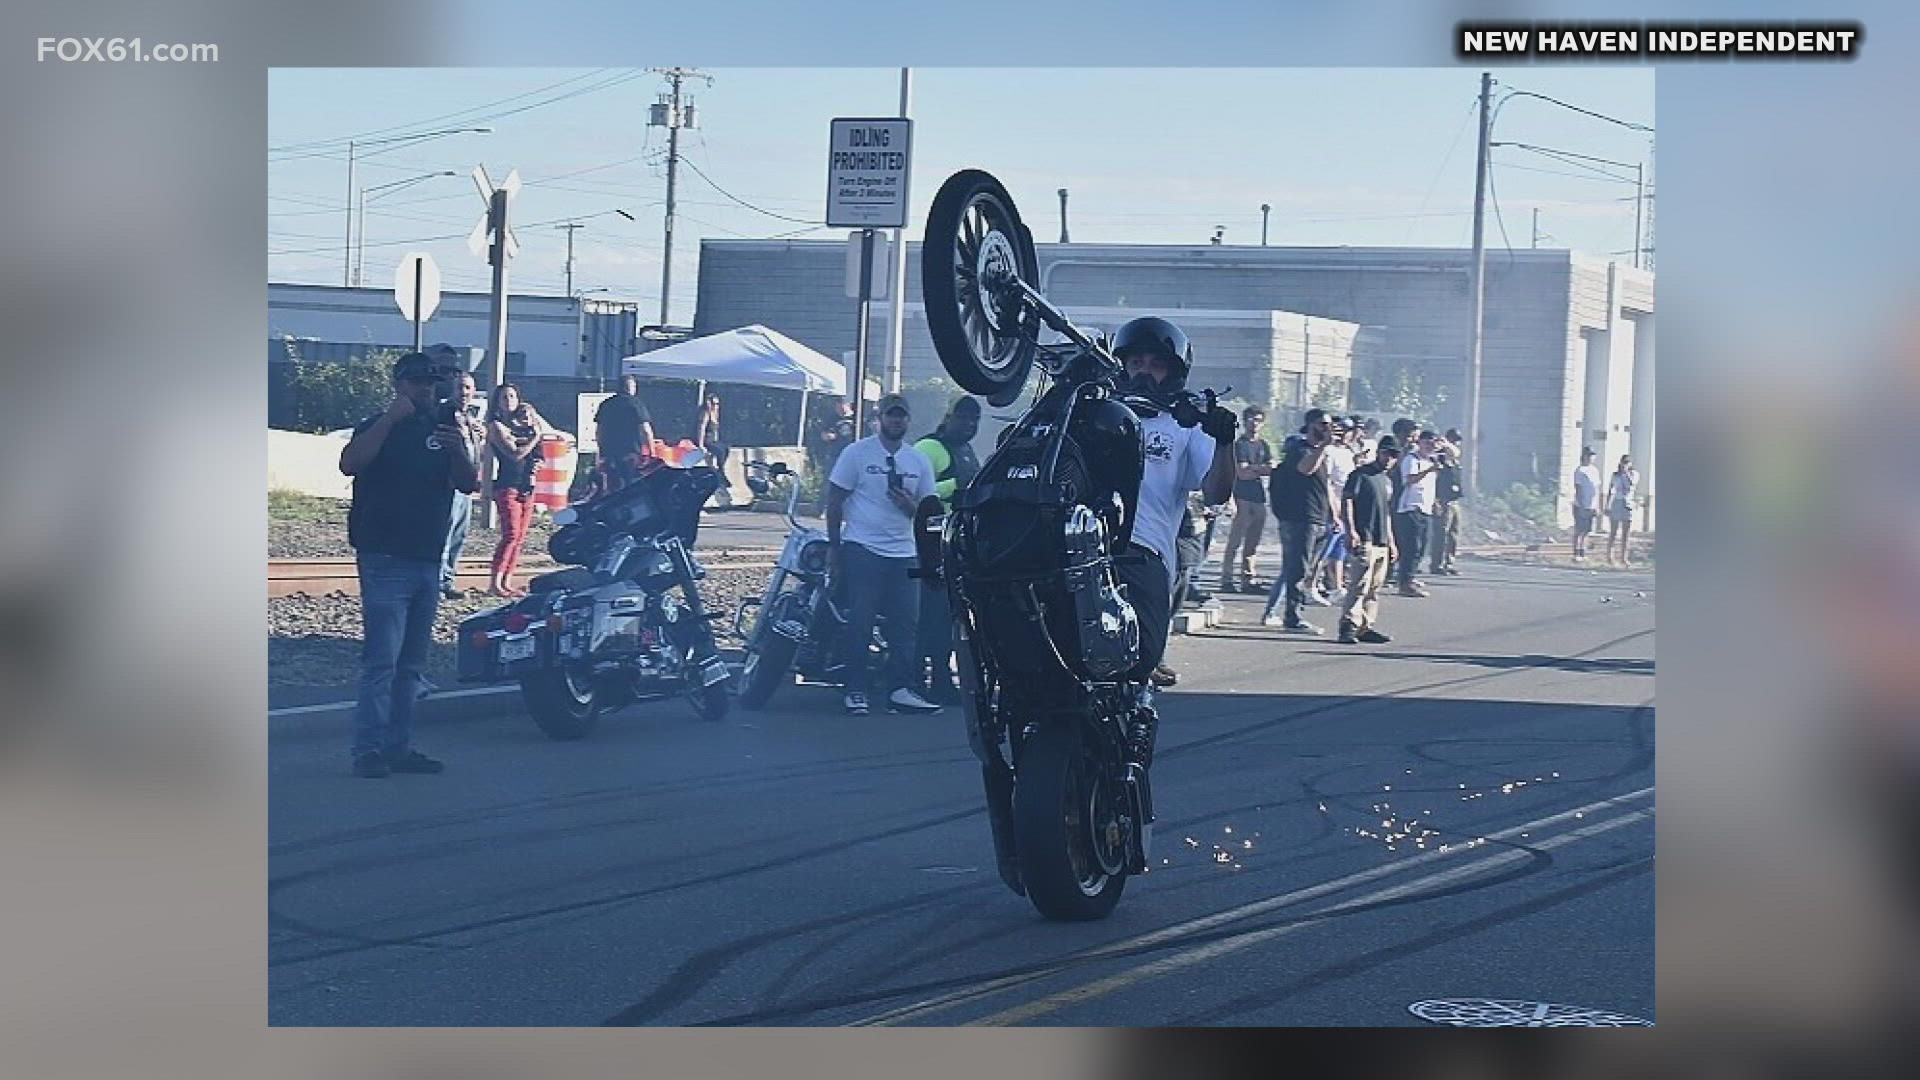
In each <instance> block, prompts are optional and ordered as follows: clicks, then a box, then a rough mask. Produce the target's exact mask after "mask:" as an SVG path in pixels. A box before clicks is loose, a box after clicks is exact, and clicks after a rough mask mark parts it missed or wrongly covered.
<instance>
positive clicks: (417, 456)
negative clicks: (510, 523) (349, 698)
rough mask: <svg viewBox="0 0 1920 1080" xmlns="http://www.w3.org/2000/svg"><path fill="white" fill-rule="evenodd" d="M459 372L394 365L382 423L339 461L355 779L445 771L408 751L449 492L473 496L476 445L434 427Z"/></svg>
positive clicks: (466, 432) (459, 433)
mask: <svg viewBox="0 0 1920 1080" xmlns="http://www.w3.org/2000/svg"><path fill="white" fill-rule="evenodd" d="M457 374H458V373H457V372H456V371H455V370H452V369H448V368H445V367H438V366H436V365H435V363H434V362H433V361H432V360H431V359H430V358H428V357H427V356H426V355H425V354H424V353H417V352H416V353H407V354H406V355H405V356H402V357H401V358H400V359H399V360H397V361H395V362H394V365H393V386H394V398H393V402H392V404H390V405H388V406H387V410H386V412H384V413H382V414H380V415H379V416H377V417H373V418H372V419H369V420H366V421H364V422H362V423H361V424H360V425H359V426H358V427H356V428H354V431H353V438H352V440H351V441H349V442H348V443H347V445H346V448H345V449H343V450H341V451H340V471H341V472H342V473H344V474H346V475H348V476H351V477H353V504H352V506H351V508H350V509H349V510H348V512H347V542H348V543H350V544H352V545H353V550H354V556H355V562H356V564H357V566H358V569H359V572H360V613H361V622H362V626H363V628H364V634H365V639H364V642H363V644H362V646H361V652H360V661H361V672H360V698H359V704H358V706H357V707H356V709H355V710H354V717H353V772H354V775H355V776H364V777H368V778H378V777H383V776H386V775H387V774H388V773H389V772H411V773H437V772H439V771H440V770H441V768H442V767H443V766H442V765H441V763H440V762H438V761H436V760H434V759H433V758H430V757H428V756H426V755H425V754H422V753H421V752H420V751H418V750H416V749H414V748H413V706H414V702H415V701H416V700H417V699H418V697H419V687H420V683H421V681H422V679H423V676H424V672H425V669H426V662H427V650H428V648H429V647H430V646H431V645H432V641H433V620H434V615H435V614H436V613H437V612H438V610H439V605H440V565H441V557H442V556H443V555H444V554H445V551H446V544H447V521H448V519H449V517H450V515H451V514H452V512H453V503H454V493H455V492H463V493H466V494H472V493H473V492H475V491H477V490H479V488H480V471H479V467H478V464H477V462H478V461H479V456H480V446H481V439H482V435H481V432H480V426H479V424H478V423H477V422H475V421H473V420H472V419H471V418H469V417H467V416H465V415H456V417H455V420H454V422H452V423H441V422H440V420H441V417H440V416H439V412H440V409H441V404H440V403H441V402H442V401H449V402H450V401H451V400H452V399H453V391H452V387H453V385H454V384H453V379H454V378H455V377H456V376H457Z"/></svg>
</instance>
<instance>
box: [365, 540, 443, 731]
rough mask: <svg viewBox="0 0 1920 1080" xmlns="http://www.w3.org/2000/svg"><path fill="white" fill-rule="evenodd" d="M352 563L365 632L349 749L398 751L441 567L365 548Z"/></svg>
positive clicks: (435, 607)
mask: <svg viewBox="0 0 1920 1080" xmlns="http://www.w3.org/2000/svg"><path fill="white" fill-rule="evenodd" d="M356 561H357V562H358V564H359V568H360V619H361V625H362V628H363V633H364V636H363V640H362V642H361V646H360V702H359V705H358V706H357V707H356V708H355V709H354V712H353V752H354V754H355V755H356V756H357V755H360V754H366V753H373V752H376V751H377V752H382V753H388V754H403V753H405V752H406V751H407V749H408V748H409V747H410V746H411V745H412V743H413V704H414V701H415V700H416V699H417V698H418V697H419V696H420V679H421V677H422V675H423V674H424V673H425V671H426V666H427V650H428V648H430V647H431V646H432V644H433V618H434V614H435V613H436V612H437V611H439V609H440V567H439V566H438V565H436V564H435V563H434V562H432V561H431V560H428V559H404V558H401V557H399V556H397V555H382V554H379V553H377V552H370V551H368V552H361V553H360V555H359V557H358V559H357V560H356Z"/></svg>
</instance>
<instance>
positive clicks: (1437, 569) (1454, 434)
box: [1427, 428, 1464, 577]
mask: <svg viewBox="0 0 1920 1080" xmlns="http://www.w3.org/2000/svg"><path fill="white" fill-rule="evenodd" d="M1438 450H1439V456H1438V458H1437V462H1438V464H1439V466H1440V471H1439V472H1438V473H1436V474H1435V475H1434V478H1433V479H1434V485H1433V521H1432V523H1431V525H1430V528H1431V530H1432V531H1431V533H1430V535H1429V536H1428V538H1427V573H1429V574H1435V575H1445V576H1447V577H1458V576H1460V571H1459V570H1457V569H1455V568H1454V565H1453V558H1454V556H1455V555H1457V554H1459V552H1460V498H1461V496H1462V495H1463V494H1464V491H1463V490H1462V489H1461V486H1460V457H1461V454H1462V447H1461V439H1460V430H1459V429H1458V428H1448V429H1447V437H1446V439H1445V440H1444V441H1443V442H1441V443H1440V445H1439V447H1438Z"/></svg>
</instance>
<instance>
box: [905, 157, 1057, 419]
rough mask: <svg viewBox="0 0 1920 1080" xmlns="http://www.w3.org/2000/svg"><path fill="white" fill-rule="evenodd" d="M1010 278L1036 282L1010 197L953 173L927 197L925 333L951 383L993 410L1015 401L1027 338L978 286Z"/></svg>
mask: <svg viewBox="0 0 1920 1080" xmlns="http://www.w3.org/2000/svg"><path fill="white" fill-rule="evenodd" d="M1010 275H1017V276H1018V277H1019V278H1020V279H1021V280H1022V281H1025V282H1028V283H1029V284H1032V283H1035V282H1037V281H1038V279H1039V276H1040V265H1039V259H1038V258H1037V257H1036V256H1035V254H1034V250H1033V235H1032V234H1031V233H1029V232H1028V231H1027V228H1026V226H1025V225H1023V224H1021V222H1020V212H1019V211H1018V210H1017V209H1015V208H1014V205H1013V198H1012V197H1011V196H1010V195H1008V194H1007V189H1006V188H1004V187H1002V186H1001V184H1000V181H998V180H996V179H994V178H993V176H992V175H991V174H989V173H986V172H983V171H981V170H979V169H963V170H961V171H960V172H957V173H954V174H953V175H952V176H950V177H948V178H947V181H946V183H944V184H942V185H940V191H939V192H938V193H937V194H935V195H934V197H933V206H932V207H931V208H930V209H929V211H928V213H927V233H926V239H925V243H923V244H922V245H921V256H920V286H921V291H922V293H923V294H924V296H925V299H926V310H927V329H928V331H929V332H930V333H931V334H932V336H933V344H934V348H935V350H936V351H937V352H938V353H939V354H940V363H941V365H942V366H944V367H945V368H946V369H947V373H948V374H949V375H951V376H953V381H954V382H957V383H959V384H960V386H961V387H962V388H964V389H965V390H966V391H967V392H968V393H972V394H979V395H981V396H982V397H985V398H986V399H987V400H988V402H989V403H990V404H993V405H995V406H1001V405H1006V404H1008V403H1010V402H1012V401H1013V399H1014V398H1016V397H1018V396H1019V394H1020V390H1021V388H1022V387H1023V386H1025V385H1026V382H1027V375H1028V373H1029V372H1031V371H1032V370H1033V358H1034V351H1035V347H1034V338H1033V336H1032V335H1031V334H1030V333H1028V332H1026V330H1025V329H1024V328H1022V327H1021V326H1019V325H1017V319H1016V318H1015V311H1016V310H1017V306H1016V307H1008V306H1007V305H1006V304H1005V303H1004V302H1002V301H1001V300H999V299H997V298H996V293H995V291H994V290H992V289H991V288H989V287H987V285H988V282H987V281H986V280H985V278H988V277H998V278H1000V279H1002V280H1004V279H1005V278H1006V277H1007V276H1010Z"/></svg>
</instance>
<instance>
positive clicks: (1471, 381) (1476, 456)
mask: <svg viewBox="0 0 1920 1080" xmlns="http://www.w3.org/2000/svg"><path fill="white" fill-rule="evenodd" d="M1492 104H1493V73H1492V72H1490V71H1483V72H1481V73H1480V153H1479V157H1478V158H1477V159H1476V160H1475V162H1474V169H1473V267H1472V279H1473V280H1472V282H1471V285H1470V287H1469V289H1468V292H1469V293H1470V294H1471V296H1472V306H1473V313H1472V318H1471V321H1470V322H1469V323H1468V324H1467V326H1468V330H1467V443H1468V451H1467V453H1466V455H1465V458H1464V459H1463V460H1462V461H1461V463H1460V465H1461V469H1460V479H1461V486H1462V487H1463V488H1465V489H1466V494H1467V497H1468V498H1472V497H1473V496H1474V495H1477V494H1478V493H1479V490H1480V489H1479V483H1480V458H1481V449H1482V448H1481V445H1480V350H1481V344H1482V340H1481V339H1482V335H1483V334H1484V332H1485V316H1486V288H1487V243H1486V240H1487V238H1486V225H1487V164H1488V157H1489V155H1490V153H1491V151H1490V150H1489V149H1488V147H1487V143H1488V141H1489V138H1490V132H1491V130H1492V127H1491V125H1492V121H1493V115H1492Z"/></svg>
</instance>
